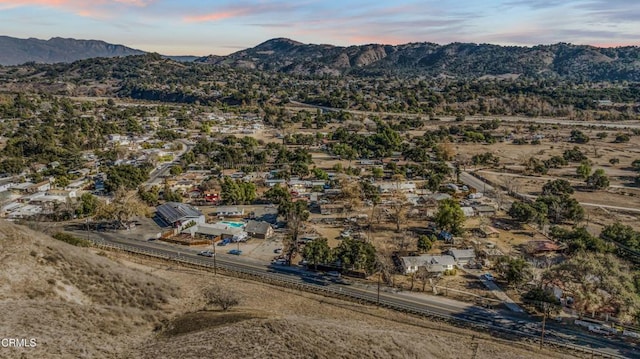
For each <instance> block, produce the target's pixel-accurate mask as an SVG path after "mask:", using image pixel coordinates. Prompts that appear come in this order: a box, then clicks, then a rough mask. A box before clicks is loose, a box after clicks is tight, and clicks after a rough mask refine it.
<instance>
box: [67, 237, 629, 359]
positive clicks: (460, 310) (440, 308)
mask: <svg viewBox="0 0 640 359" xmlns="http://www.w3.org/2000/svg"><path fill="white" fill-rule="evenodd" d="M78 233H82V231H80V232H78ZM91 238H92V239H93V240H94V241H96V242H97V243H107V244H115V245H118V244H120V245H125V246H129V247H132V248H138V249H141V250H146V251H153V253H155V254H160V255H162V256H163V257H166V258H181V259H189V261H190V262H191V263H201V264H203V265H209V266H211V265H212V263H213V258H207V257H200V256H198V255H197V250H194V249H189V248H185V247H180V246H176V245H171V244H167V243H163V242H159V241H145V240H142V239H138V240H136V239H132V238H124V237H123V236H122V234H121V232H99V233H96V232H93V233H92V234H91ZM216 264H217V265H218V266H223V267H225V268H229V269H232V270H236V271H242V272H245V273H255V274H259V275H260V276H263V277H264V276H268V277H270V278H274V279H281V280H283V281H285V280H286V281H287V282H289V283H291V282H292V281H293V282H295V283H300V284H304V285H312V286H317V287H318V288H323V290H329V291H331V292H333V293H340V294H344V295H349V296H351V297H357V298H361V299H363V300H367V301H369V302H376V301H378V296H377V295H378V294H377V288H376V286H375V285H371V284H370V283H369V284H367V283H359V282H355V283H353V284H352V285H343V284H338V283H333V282H331V281H330V280H328V279H327V278H326V277H321V276H318V274H316V273H313V272H308V271H305V270H303V269H301V268H298V267H284V266H275V265H265V264H264V263H262V262H259V261H257V260H252V259H250V258H246V257H242V256H233V255H229V254H227V253H226V251H218V253H217V255H216ZM379 298H380V299H379V302H380V303H381V304H382V305H387V306H391V307H395V308H404V309H406V310H411V311H415V312H424V311H428V312H431V313H436V314H439V315H443V316H449V317H452V318H456V320H461V321H464V322H468V323H476V325H477V324H481V325H485V326H487V328H494V329H500V330H509V331H511V332H512V333H517V335H520V336H530V337H531V338H533V340H535V338H537V336H539V334H540V325H539V324H540V323H539V322H538V321H537V320H536V319H535V318H531V317H529V316H528V315H526V314H519V313H512V312H509V311H506V310H504V311H503V310H492V309H487V308H483V307H479V306H475V305H473V304H470V303H465V302H459V301H455V300H451V299H448V298H442V297H437V296H428V295H416V294H415V293H405V292H400V293H397V292H395V291H394V290H392V289H391V288H382V290H381V292H380V297H379ZM545 337H546V338H549V339H551V340H555V341H558V342H563V343H569V344H573V345H579V346H581V347H584V348H585V349H597V350H600V351H603V352H606V353H608V354H612V355H621V356H622V357H637V358H640V352H638V351H637V348H636V347H635V346H633V345H631V344H627V343H623V342H618V341H613V340H610V339H607V338H604V337H600V336H593V335H590V334H589V333H585V332H583V331H581V330H577V329H573V328H571V327H566V326H562V325H559V324H557V323H548V326H547V330H546V334H545Z"/></svg>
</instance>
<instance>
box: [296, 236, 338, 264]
mask: <svg viewBox="0 0 640 359" xmlns="http://www.w3.org/2000/svg"><path fill="white" fill-rule="evenodd" d="M302 256H303V257H304V259H305V260H306V261H307V262H308V263H309V264H311V265H313V268H314V269H318V264H322V263H329V262H330V261H331V248H329V244H328V243H327V239H326V238H316V239H314V240H313V241H311V242H310V243H307V244H306V245H305V246H304V249H303V250H302Z"/></svg>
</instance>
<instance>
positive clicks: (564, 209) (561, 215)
mask: <svg viewBox="0 0 640 359" xmlns="http://www.w3.org/2000/svg"><path fill="white" fill-rule="evenodd" d="M534 205H535V206H540V207H538V208H542V207H541V206H542V205H544V206H545V207H546V208H547V218H548V219H549V220H550V221H551V222H553V223H563V222H564V221H572V222H578V221H581V220H582V219H583V218H584V208H582V206H581V205H580V203H579V202H578V201H577V200H576V199H575V198H573V197H570V196H569V195H566V194H565V195H562V196H540V197H538V198H536V201H535V202H534Z"/></svg>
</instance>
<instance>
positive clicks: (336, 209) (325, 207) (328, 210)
mask: <svg viewBox="0 0 640 359" xmlns="http://www.w3.org/2000/svg"><path fill="white" fill-rule="evenodd" d="M342 212H344V204H341V203H323V204H320V214H323V215H329V214H336V213H342Z"/></svg>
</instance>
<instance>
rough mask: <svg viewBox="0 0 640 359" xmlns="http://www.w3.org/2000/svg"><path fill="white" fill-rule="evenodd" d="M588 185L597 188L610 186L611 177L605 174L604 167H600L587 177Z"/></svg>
mask: <svg viewBox="0 0 640 359" xmlns="http://www.w3.org/2000/svg"><path fill="white" fill-rule="evenodd" d="M587 186H589V187H590V188H592V189H595V190H602V189H606V188H608V187H609V177H607V175H606V174H605V172H604V170H603V169H602V168H598V169H597V170H595V171H594V172H593V174H591V176H589V177H587Z"/></svg>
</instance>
